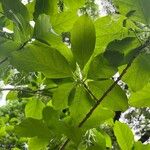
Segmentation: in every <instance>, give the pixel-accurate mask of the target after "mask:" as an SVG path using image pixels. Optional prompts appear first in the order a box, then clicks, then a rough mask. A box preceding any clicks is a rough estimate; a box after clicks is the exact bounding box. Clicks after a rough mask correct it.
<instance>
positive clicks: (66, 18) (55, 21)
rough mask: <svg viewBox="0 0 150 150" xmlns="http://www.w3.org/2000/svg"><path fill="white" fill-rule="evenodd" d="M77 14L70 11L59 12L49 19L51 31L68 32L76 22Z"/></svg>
mask: <svg viewBox="0 0 150 150" xmlns="http://www.w3.org/2000/svg"><path fill="white" fill-rule="evenodd" d="M77 18H78V16H77V13H74V12H72V11H67V12H61V13H58V14H55V15H53V17H51V19H50V20H51V25H52V29H53V30H54V31H55V32H56V33H57V34H61V33H62V32H68V31H70V30H71V29H72V27H73V24H74V22H75V21H76V20H77Z"/></svg>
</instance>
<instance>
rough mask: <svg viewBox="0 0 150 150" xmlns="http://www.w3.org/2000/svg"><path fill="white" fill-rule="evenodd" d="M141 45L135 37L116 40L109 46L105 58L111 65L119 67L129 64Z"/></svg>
mask: <svg viewBox="0 0 150 150" xmlns="http://www.w3.org/2000/svg"><path fill="white" fill-rule="evenodd" d="M140 45H141V44H140V42H139V40H138V39H137V38H135V37H127V38H124V39H122V40H114V41H112V42H110V43H109V44H108V46H107V48H106V51H105V52H104V56H105V57H106V58H107V59H108V61H109V63H110V64H112V65H114V66H119V65H121V64H124V63H128V61H129V60H130V59H131V58H132V57H133V55H134V54H135V48H137V47H138V46H140Z"/></svg>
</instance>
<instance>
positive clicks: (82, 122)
mask: <svg viewBox="0 0 150 150" xmlns="http://www.w3.org/2000/svg"><path fill="white" fill-rule="evenodd" d="M148 45H150V38H149V39H148V40H147V41H146V42H145V43H144V44H143V45H141V46H140V47H138V48H136V49H135V51H136V54H135V55H134V56H133V58H132V59H131V60H130V61H129V63H128V64H127V66H126V68H125V69H124V70H123V71H122V73H121V74H120V76H119V77H118V78H117V80H116V81H115V82H114V83H113V84H112V85H111V86H110V87H109V88H108V89H107V90H106V91H105V92H104V93H103V95H102V96H101V98H100V99H99V100H98V101H97V102H96V103H95V105H94V106H93V107H92V108H91V109H90V111H89V112H88V113H87V114H86V116H85V117H84V118H83V120H82V121H81V122H80V123H79V125H78V127H79V128H80V127H82V125H83V124H84V123H85V122H86V121H87V120H88V119H89V118H90V116H91V115H92V114H93V112H94V111H95V109H96V108H97V107H98V106H99V105H100V103H101V102H102V100H103V99H104V98H105V97H106V96H107V95H108V94H109V93H110V92H111V91H112V90H113V88H114V87H115V86H116V85H117V83H118V82H119V81H120V80H121V78H122V77H123V76H124V75H125V73H126V72H127V70H128V69H129V68H130V66H131V65H132V63H133V61H134V60H135V59H136V57H137V56H138V55H139V54H140V52H141V50H143V49H144V48H146V47H147V46H148ZM69 141H70V140H69V139H68V140H66V141H65V142H64V144H63V145H62V146H61V148H60V149H59V150H64V149H65V146H66V145H67V144H68V143H69Z"/></svg>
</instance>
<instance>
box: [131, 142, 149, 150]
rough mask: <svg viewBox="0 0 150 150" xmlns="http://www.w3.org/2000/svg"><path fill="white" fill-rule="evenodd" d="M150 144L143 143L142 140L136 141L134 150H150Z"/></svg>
mask: <svg viewBox="0 0 150 150" xmlns="http://www.w3.org/2000/svg"><path fill="white" fill-rule="evenodd" d="M149 149H150V144H143V143H141V142H140V141H138V142H135V143H134V148H133V150H149Z"/></svg>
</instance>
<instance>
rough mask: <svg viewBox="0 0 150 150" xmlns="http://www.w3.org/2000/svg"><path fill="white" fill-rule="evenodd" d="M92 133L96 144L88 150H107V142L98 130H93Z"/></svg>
mask: <svg viewBox="0 0 150 150" xmlns="http://www.w3.org/2000/svg"><path fill="white" fill-rule="evenodd" d="M92 132H93V134H94V142H93V143H92V145H91V146H90V147H88V149H87V150H105V149H106V141H105V138H104V136H103V135H102V134H101V133H100V132H99V131H97V130H96V129H93V130H92Z"/></svg>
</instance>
